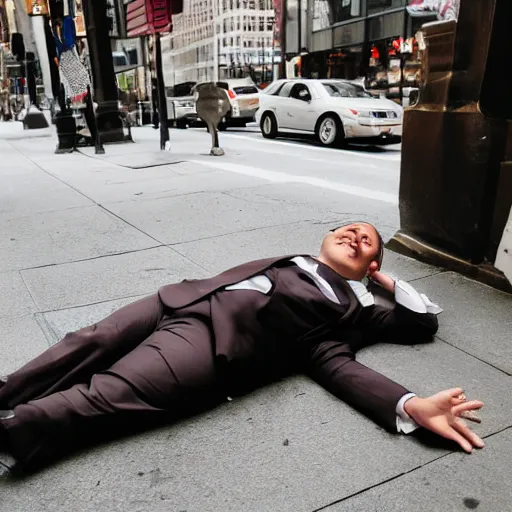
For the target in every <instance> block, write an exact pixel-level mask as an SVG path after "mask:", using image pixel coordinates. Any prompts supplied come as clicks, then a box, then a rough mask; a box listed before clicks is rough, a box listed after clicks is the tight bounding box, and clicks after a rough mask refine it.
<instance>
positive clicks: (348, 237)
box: [318, 222, 382, 281]
mask: <svg viewBox="0 0 512 512" xmlns="http://www.w3.org/2000/svg"><path fill="white" fill-rule="evenodd" d="M381 244H382V241H381V238H380V235H379V233H378V232H377V230H376V229H375V228H374V227H373V226H372V225H371V224H366V223H364V222H358V223H354V224H349V225H347V226H342V227H339V228H337V229H335V230H333V231H331V232H329V233H328V234H327V235H325V237H324V240H323V242H322V246H321V248H320V255H319V257H318V260H319V261H321V262H322V263H324V264H325V265H328V266H329V267H331V268H332V269H333V270H334V271H336V272H337V273H338V274H340V275H342V276H343V277H345V278H346V279H352V280H354V281H360V280H361V279H363V278H364V277H365V276H366V275H367V274H368V272H369V271H371V270H378V269H379V268H380V263H381V259H382V255H381Z"/></svg>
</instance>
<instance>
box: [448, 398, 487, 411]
mask: <svg viewBox="0 0 512 512" xmlns="http://www.w3.org/2000/svg"><path fill="white" fill-rule="evenodd" d="M483 406H484V403H483V402H481V401H480V400H470V401H469V402H464V403H462V404H459V405H455V406H454V407H453V412H454V414H460V413H461V412H462V411H476V410H477V409H481V408H482V407H483Z"/></svg>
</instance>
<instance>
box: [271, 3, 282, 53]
mask: <svg viewBox="0 0 512 512" xmlns="http://www.w3.org/2000/svg"><path fill="white" fill-rule="evenodd" d="M273 4H274V44H276V43H277V45H278V46H279V47H281V45H282V43H283V41H282V35H283V34H282V30H283V0H273Z"/></svg>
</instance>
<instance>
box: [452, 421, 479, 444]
mask: <svg viewBox="0 0 512 512" xmlns="http://www.w3.org/2000/svg"><path fill="white" fill-rule="evenodd" d="M453 428H454V429H455V430H457V432H459V434H461V435H462V436H464V438H466V439H467V440H468V441H469V442H470V443H471V444H472V445H473V446H476V447H477V448H483V447H484V446H485V444H484V442H483V441H482V439H481V438H480V436H478V435H477V434H475V433H474V432H473V431H472V430H471V429H470V428H469V427H468V426H467V425H466V424H465V423H464V422H463V421H462V420H461V419H456V420H455V422H454V424H453Z"/></svg>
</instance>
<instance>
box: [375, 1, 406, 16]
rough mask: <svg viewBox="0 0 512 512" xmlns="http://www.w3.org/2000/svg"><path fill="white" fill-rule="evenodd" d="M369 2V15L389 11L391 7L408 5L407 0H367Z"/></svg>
mask: <svg viewBox="0 0 512 512" xmlns="http://www.w3.org/2000/svg"><path fill="white" fill-rule="evenodd" d="M367 3H368V15H370V14H377V13H379V12H383V11H388V10H389V9H397V8H399V7H405V6H406V5H407V0H367Z"/></svg>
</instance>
